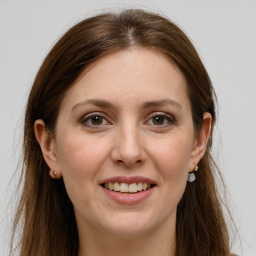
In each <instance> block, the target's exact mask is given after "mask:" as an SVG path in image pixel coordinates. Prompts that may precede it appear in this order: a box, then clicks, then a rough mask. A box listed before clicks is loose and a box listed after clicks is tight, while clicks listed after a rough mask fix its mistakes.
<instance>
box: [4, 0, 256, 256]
mask: <svg viewBox="0 0 256 256" xmlns="http://www.w3.org/2000/svg"><path fill="white" fill-rule="evenodd" d="M127 3H129V4H127ZM123 7H137V8H138V7H142V8H145V9H147V10H151V11H157V12H159V13H162V14H165V15H167V16H168V17H169V18H171V19H172V20H174V21H175V22H176V23H177V24H178V25H179V26H180V27H181V28H182V29H183V30H184V31H185V32H186V33H187V35H188V36H189V37H190V38H191V40H192V42H193V43H194V45H195V46H196V48H197V50H198V52H199V54H200V56H201V58H202V60H203V62H204V64H205V66H206V68H207V70H208V72H209V74H210V77H211V79H212V82H213V84H214V86H215V89H216V93H217V96H218V99H219V121H218V124H217V127H216V128H217V129H216V130H217V132H215V144H214V155H215V158H216V160H217V163H218V165H219V167H220V169H221V172H222V174H223V176H224V179H225V181H226V184H227V188H228V197H229V201H230V209H231V212H232V214H233V217H234V220H235V222H236V225H237V228H238V230H239V233H240V237H241V244H242V249H241V246H240V243H239V239H236V241H235V242H234V245H233V248H234V249H233V250H234V252H236V253H238V254H239V255H248V256H251V255H256V218H255V216H256V200H255V196H256V170H255V159H256V135H255V131H256V114H255V112H256V100H255V99H256V75H255V73H256V64H255V60H256V2H255V1H249V0H232V1H231V0H230V1H226V0H215V1H214V0H212V1H210V0H201V1H199V0H191V1H189V0H187V1H185V0H183V1H182V0H180V1H171V0H169V1H167V0H166V1H165V0H151V1H124V0H123V1H110V0H109V1H103V0H101V1H100V0H93V1H86V0H84V1H71V0H70V1H63V0H62V1H57V0H55V1H12V0H9V1H3V0H0V117H1V125H0V255H7V251H8V242H9V231H10V220H11V217H12V214H13V207H12V204H11V202H13V199H11V196H12V194H13V193H14V191H15V189H16V187H15V186H16V185H15V184H16V182H17V180H18V174H17V173H16V174H14V176H12V175H13V173H14V171H15V169H16V167H17V165H18V161H19V155H20V151H21V150H20V142H21V139H22V118H23V113H24V108H25V103H26V98H27V95H28V92H29V88H30V86H31V84H32V82H33V79H34V76H35V74H36V71H37V70H38V68H39V66H40V64H41V62H42V60H43V58H44V57H45V55H46V53H47V52H48V51H49V50H50V48H51V46H53V44H54V43H55V42H56V40H57V38H59V37H60V36H61V35H62V34H63V33H64V32H65V31H66V30H67V29H68V28H69V27H71V26H72V25H74V24H75V23H76V22H77V21H79V20H81V19H82V18H85V17H88V16H91V15H94V14H96V13H98V12H100V11H101V10H106V8H107V9H108V8H110V9H116V10H118V9H120V8H123Z"/></svg>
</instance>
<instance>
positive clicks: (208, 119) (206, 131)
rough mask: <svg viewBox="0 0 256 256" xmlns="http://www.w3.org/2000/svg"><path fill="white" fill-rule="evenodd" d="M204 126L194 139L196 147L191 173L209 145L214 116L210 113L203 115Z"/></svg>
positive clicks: (193, 152) (193, 151)
mask: <svg viewBox="0 0 256 256" xmlns="http://www.w3.org/2000/svg"><path fill="white" fill-rule="evenodd" d="M203 120H204V121H203V125H202V128H201V130H200V131H199V132H198V133H197V135H196V137H195V139H194V146H193V150H192V155H191V162H190V167H189V169H190V171H193V170H194V168H195V166H196V165H197V164H198V163H199V161H200V160H201V158H202V157H203V156H204V153H205V151H206V149H207V143H208V140H209V138H210V136H211V130H212V116H211V114H210V113H208V112H205V113H204V114H203Z"/></svg>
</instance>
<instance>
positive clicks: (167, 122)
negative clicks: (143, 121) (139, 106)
mask: <svg viewBox="0 0 256 256" xmlns="http://www.w3.org/2000/svg"><path fill="white" fill-rule="evenodd" d="M94 117H99V118H102V120H103V122H104V123H103V124H100V125H94V124H92V118H94ZM156 117H160V118H164V124H159V125H157V124H153V123H151V125H153V126H156V127H158V128H164V127H166V126H170V125H173V124H175V123H176V121H175V119H174V117H173V116H172V115H169V114H164V113H157V112H156V113H153V114H151V115H150V116H149V119H148V121H147V122H149V121H150V120H152V122H153V118H156ZM88 122H90V124H88ZM81 123H82V124H83V125H84V126H87V127H93V128H100V127H102V126H103V125H106V124H107V123H109V122H108V121H107V118H105V117H104V115H103V114H102V113H91V114H88V115H85V116H83V117H82V118H81Z"/></svg>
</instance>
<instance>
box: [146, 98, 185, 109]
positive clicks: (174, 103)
mask: <svg viewBox="0 0 256 256" xmlns="http://www.w3.org/2000/svg"><path fill="white" fill-rule="evenodd" d="M163 105H172V106H174V107H177V108H180V109H182V106H181V105H180V104H179V103H178V102H177V101H174V100H171V99H162V100H157V101H148V102H145V103H144V104H143V105H142V109H144V108H150V107H159V106H163Z"/></svg>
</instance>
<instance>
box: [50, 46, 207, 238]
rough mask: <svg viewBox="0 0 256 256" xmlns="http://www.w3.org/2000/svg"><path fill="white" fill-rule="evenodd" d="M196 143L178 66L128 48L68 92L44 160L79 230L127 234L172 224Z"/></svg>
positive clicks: (198, 153) (200, 144) (196, 156)
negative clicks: (59, 176) (69, 203)
mask: <svg viewBox="0 0 256 256" xmlns="http://www.w3.org/2000/svg"><path fill="white" fill-rule="evenodd" d="M202 138H204V136H201V137H200V138H199V135H198V136H195V134H194V130H193V122H192V116H191V108H190V102H189V99H188V95H187V92H186V82H185V79H184V77H183V76H182V74H181V73H180V71H179V70H178V68H177V67H175V66H174V65H173V64H172V63H171V62H170V61H169V60H168V59H167V58H166V57H165V56H164V55H163V54H161V53H160V52H158V51H153V50H148V49H129V50H125V51H119V52H116V53H114V54H110V55H108V56H106V57H104V58H102V59H100V60H99V61H97V62H96V63H94V64H93V65H91V66H90V67H89V68H87V69H86V70H85V71H84V72H83V74H82V75H81V76H80V77H79V78H78V79H77V81H76V82H75V83H74V85H73V86H72V87H71V88H70V89H69V90H68V92H67V94H66V95H65V98H64V99H63V102H62V104H61V108H60V113H59V117H58V120H57V125H56V136H55V139H54V140H53V141H52V142H51V147H50V150H51V151H52V152H53V154H52V155H53V156H54V157H52V160H51V161H48V163H49V165H50V166H51V167H52V169H55V170H56V171H57V173H58V174H62V176H63V179H64V183H65V186H66V189H67V193H68V195H69V197H70V199H71V201H72V203H73V205H74V211H75V215H76V219H77V224H78V229H79V230H81V229H82V227H86V230H89V231H88V232H90V234H92V232H98V231H100V232H105V233H107V234H109V235H118V236H119V237H120V236H123V237H130V236H134V235H142V234H145V232H149V231H153V230H156V229H158V228H161V227H163V226H165V227H168V228H171V227H172V228H173V227H174V226H175V219H176V210H177V204H178V203H179V201H180V199H181V197H182V195H183V192H184V190H185V187H186V185H187V177H188V172H189V171H192V170H193V168H194V167H195V165H196V164H197V163H198V161H199V160H200V157H202V154H203V151H204V147H205V141H204V140H203V139H202Z"/></svg>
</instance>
